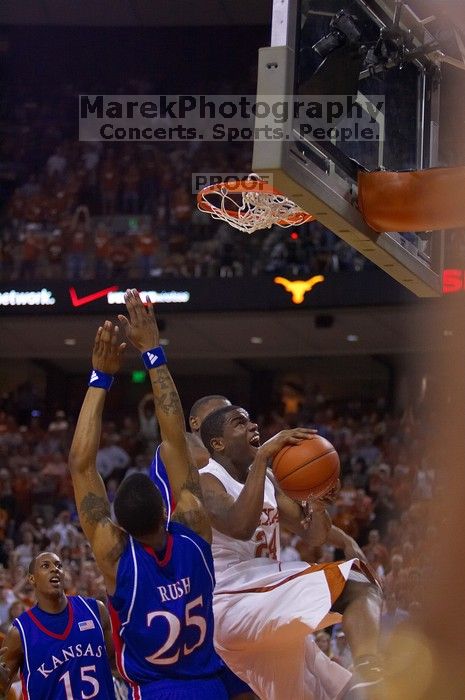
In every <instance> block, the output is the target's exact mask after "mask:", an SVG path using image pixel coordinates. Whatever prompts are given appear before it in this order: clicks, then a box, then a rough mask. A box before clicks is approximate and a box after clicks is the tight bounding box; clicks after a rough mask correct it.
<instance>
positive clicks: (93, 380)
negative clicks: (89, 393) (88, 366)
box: [89, 369, 114, 391]
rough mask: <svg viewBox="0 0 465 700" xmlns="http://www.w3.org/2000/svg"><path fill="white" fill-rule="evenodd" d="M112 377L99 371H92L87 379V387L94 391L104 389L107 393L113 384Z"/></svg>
mask: <svg viewBox="0 0 465 700" xmlns="http://www.w3.org/2000/svg"><path fill="white" fill-rule="evenodd" d="M113 379H114V377H113V375H112V374H107V373H106V372H101V371H100V370H99V369H93V370H92V372H91V373H90V377H89V386H93V387H94V388H95V389H105V391H108V390H109V389H110V387H111V385H112V384H113Z"/></svg>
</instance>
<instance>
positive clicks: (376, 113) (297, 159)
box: [253, 0, 443, 296]
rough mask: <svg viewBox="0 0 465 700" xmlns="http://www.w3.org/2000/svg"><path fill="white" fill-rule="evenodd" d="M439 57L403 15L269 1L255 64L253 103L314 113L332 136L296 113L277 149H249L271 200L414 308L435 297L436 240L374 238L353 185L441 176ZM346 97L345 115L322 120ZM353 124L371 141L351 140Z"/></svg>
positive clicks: (388, 5) (394, 235) (375, 5)
mask: <svg viewBox="0 0 465 700" xmlns="http://www.w3.org/2000/svg"><path fill="white" fill-rule="evenodd" d="M425 46H428V47H429V48H431V50H429V48H428V49H426V50H425V48H424V47H425ZM436 50H437V43H436V40H435V37H434V36H433V35H431V34H430V33H429V32H428V30H427V29H426V28H425V25H424V24H422V23H421V21H420V19H419V18H418V17H417V16H416V15H415V13H414V11H413V10H412V9H411V8H410V7H409V6H408V3H395V2H394V1H393V0H276V2H275V3H274V10H273V27H272V46H271V47H269V48H265V49H261V50H260V56H259V74H258V89H257V100H259V99H263V100H266V96H270V95H271V96H274V97H273V99H277V98H278V96H279V95H281V96H286V99H289V97H288V96H290V95H293V96H294V97H295V98H296V99H297V100H301V101H302V102H304V103H305V105H307V104H311V103H314V102H318V101H319V102H321V104H322V105H323V106H326V107H322V113H323V114H324V115H326V117H327V116H328V114H331V115H332V117H331V120H330V124H329V126H331V127H333V128H332V131H329V129H328V131H327V133H324V134H323V135H322V136H321V137H320V138H316V136H318V134H317V127H318V126H320V127H323V131H324V126H325V124H324V123H323V122H325V116H323V118H322V120H320V122H318V124H317V125H316V127H315V128H313V130H312V128H311V127H312V124H313V121H312V120H310V119H307V122H306V121H305V116H304V117H303V116H302V112H300V111H299V112H298V116H297V117H296V113H294V114H293V123H292V124H291V125H290V126H289V132H288V135H287V136H286V137H285V139H283V140H281V141H273V142H268V141H265V140H257V141H255V143H254V158H253V170H254V172H258V173H260V172H267V173H271V175H272V177H273V185H274V187H275V188H276V189H278V190H280V191H282V192H283V193H284V194H286V195H287V196H288V197H290V198H291V199H293V200H294V201H296V202H297V203H298V204H299V205H300V206H302V208H303V209H305V210H306V211H309V212H310V213H312V214H313V215H314V216H315V217H316V218H317V219H318V220H319V221H320V222H321V223H322V224H324V225H325V226H326V227H327V228H328V229H330V230H332V231H333V232H334V233H336V234H337V235H339V236H340V237H341V238H343V239H344V240H345V241H346V242H347V243H349V244H350V245H352V246H353V247H354V248H356V249H357V250H359V251H360V252H361V253H363V254H364V255H365V256H366V257H367V258H369V259H370V260H372V261H373V262H374V263H376V265H378V266H379V267H381V268H382V269H384V270H385V271H386V272H387V273H389V274H390V275H391V276H392V277H394V278H395V279H397V280H398V281H399V282H401V283H402V284H403V285H404V286H406V287H408V288H409V289H411V290H412V291H414V292H415V293H416V294H417V295H419V296H436V295H439V294H440V293H441V277H442V265H443V262H442V259H443V233H442V232H439V231H434V232H426V233H417V232H415V231H412V232H408V233H398V232H395V231H393V232H385V233H382V234H379V233H376V232H375V231H373V230H372V229H371V228H370V227H369V226H368V225H367V224H366V223H365V222H364V220H363V218H362V216H361V214H360V212H359V210H358V207H357V173H358V172H359V171H360V170H364V171H374V170H377V169H385V170H419V169H423V168H427V167H433V166H435V165H437V164H438V162H437V157H438V156H437V154H438V135H439V103H440V102H439V97H440V84H441V81H440V68H439V62H438V61H437V60H436V53H435V52H436ZM349 97H350V98H351V99H352V103H351V110H349V108H348V109H347V110H346V111H344V113H343V114H342V115H340V116H339V114H338V110H337V109H336V108H334V107H333V108H332V111H328V108H327V105H328V103H332V102H333V101H336V102H337V101H339V102H341V104H342V101H343V100H349ZM346 104H347V106H348V105H349V102H346ZM381 105H382V106H381ZM349 111H350V114H349ZM304 114H305V108H304ZM312 114H313V113H312ZM354 114H355V121H357V117H358V116H360V115H361V122H360V123H361V126H360V132H361V129H362V128H363V125H364V124H365V125H366V124H368V125H369V126H372V127H373V129H372V131H373V134H372V138H365V137H363V138H362V137H360V133H359V132H357V131H356V130H355V126H356V124H355V122H354ZM326 121H328V120H326ZM351 129H352V132H351V131H350V130H351ZM349 132H350V135H349V137H348V138H346V137H347V133H349ZM361 133H362V134H363V136H364V135H365V132H361ZM367 133H368V132H367Z"/></svg>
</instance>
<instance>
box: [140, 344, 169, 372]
mask: <svg viewBox="0 0 465 700" xmlns="http://www.w3.org/2000/svg"><path fill="white" fill-rule="evenodd" d="M142 359H143V360H144V365H145V366H146V367H147V369H154V368H155V367H160V365H166V355H165V353H164V351H163V348H162V347H161V346H158V347H157V348H152V349H151V350H147V351H146V352H143V353H142Z"/></svg>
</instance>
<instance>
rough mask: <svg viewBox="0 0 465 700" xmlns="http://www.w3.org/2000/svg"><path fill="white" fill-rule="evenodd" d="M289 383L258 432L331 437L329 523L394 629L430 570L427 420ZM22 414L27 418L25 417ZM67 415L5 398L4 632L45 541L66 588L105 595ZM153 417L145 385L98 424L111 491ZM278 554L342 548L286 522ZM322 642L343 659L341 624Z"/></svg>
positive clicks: (148, 439) (329, 555) (154, 437)
mask: <svg viewBox="0 0 465 700" xmlns="http://www.w3.org/2000/svg"><path fill="white" fill-rule="evenodd" d="M307 397H308V394H307V395H306V394H305V393H303V392H302V391H301V389H300V388H299V387H296V386H294V385H292V383H290V384H288V385H286V384H284V385H283V387H282V390H281V399H280V403H279V405H278V404H277V407H276V410H275V411H272V412H271V413H270V414H269V415H268V417H267V418H263V417H262V418H261V419H260V425H261V434H262V439H263V440H264V439H267V438H268V437H269V436H270V435H272V434H274V433H275V432H277V431H278V430H281V429H284V428H286V427H292V426H294V425H296V424H305V425H309V426H314V427H316V428H317V429H318V431H319V433H320V434H321V435H323V436H325V437H327V438H328V439H329V440H330V441H331V442H332V443H333V444H334V445H335V447H336V449H337V450H338V453H339V455H340V459H341V466H342V487H341V490H340V493H339V495H338V497H337V501H336V503H335V504H334V505H333V506H332V507H331V516H332V519H333V522H334V524H335V525H337V526H339V527H341V528H342V529H343V530H344V531H346V532H347V533H348V534H350V535H351V536H352V537H354V538H355V539H356V540H357V541H358V543H359V544H360V545H361V546H362V548H363V551H364V553H365V556H366V558H367V560H368V562H369V564H370V566H371V567H372V568H373V570H374V571H375V572H376V574H377V576H378V578H379V580H380V582H381V583H382V584H383V586H384V591H385V595H386V603H385V611H384V614H383V621H382V625H383V629H384V631H386V632H387V631H389V630H391V629H392V627H393V626H395V625H396V624H398V623H401V622H402V621H404V620H405V619H407V618H408V617H409V616H415V615H418V614H419V613H420V611H421V605H420V599H421V598H420V594H419V591H420V589H421V582H422V581H423V580H424V579H425V577H428V567H429V566H430V562H431V558H432V556H431V555H432V552H433V550H434V547H435V546H436V542H435V537H436V529H435V527H434V523H432V524H430V525H429V526H427V527H426V526H425V520H426V511H427V507H428V503H429V502H430V501H431V499H432V497H433V492H434V488H435V470H434V465H433V464H432V463H430V462H429V461H428V458H427V456H426V453H425V445H424V440H425V431H426V424H425V421H424V420H423V419H422V420H420V416H415V415H413V413H412V412H411V411H410V412H407V413H406V414H405V415H404V416H402V417H396V416H394V415H392V414H390V413H389V412H387V411H386V409H385V406H384V404H383V402H381V401H379V402H378V403H377V404H376V403H375V404H373V406H369V407H367V406H362V405H361V404H360V402H358V401H352V402H345V403H343V404H337V405H336V404H335V403H334V402H332V401H330V400H328V399H326V398H325V397H323V395H322V394H321V391H319V390H315V391H314V392H312V393H311V400H309V399H308V398H307ZM21 421H23V422H21ZM73 429H74V424H73V420H72V419H71V418H70V417H69V416H67V415H65V413H64V411H57V412H56V414H55V415H54V416H53V419H52V420H51V421H48V424H46V422H43V421H42V419H41V417H39V416H33V417H31V418H30V420H27V421H24V419H23V414H21V412H18V411H17V410H15V406H14V404H11V403H10V404H9V406H8V407H7V410H3V411H1V412H0V632H2V633H5V631H6V629H7V627H8V624H9V622H10V621H11V619H12V618H13V617H14V616H16V615H17V614H18V612H19V611H21V610H22V609H23V608H24V607H25V606H30V605H31V604H32V603H33V600H32V597H31V596H32V589H31V586H30V584H29V583H28V581H27V576H26V573H27V566H28V564H29V561H30V560H31V558H32V557H33V556H34V555H35V554H37V552H39V551H40V550H43V549H48V550H52V551H54V552H56V553H57V554H59V556H60V557H61V558H62V560H63V563H64V565H65V569H66V590H67V592H68V593H75V592H77V593H79V594H83V595H90V596H95V597H97V598H102V599H104V596H105V593H104V585H103V580H102V577H101V575H100V573H99V571H98V570H97V568H96V566H95V563H94V560H93V556H92V553H91V551H90V548H89V546H88V544H87V542H86V541H85V539H84V537H83V535H82V532H81V530H80V527H79V523H78V522H77V519H76V512H75V507H74V502H73V493H72V487H71V481H70V477H69V473H68V469H67V464H66V459H67V453H68V449H69V445H70V440H71V437H72V433H73ZM157 441H158V428H157V423H156V419H155V416H154V413H153V404H152V402H151V400H150V398H149V397H148V396H146V397H144V398H143V399H142V400H141V402H140V404H139V410H138V414H137V413H136V412H134V415H129V414H126V415H122V417H121V420H120V421H118V422H114V421H107V422H105V424H104V426H103V432H102V441H101V445H100V449H99V452H98V468H99V471H100V473H101V474H102V477H103V478H104V481H105V483H106V487H107V490H108V493H109V496H110V500H111V499H112V496H113V495H114V493H115V491H116V489H117V486H118V484H119V483H120V481H121V480H122V479H123V478H124V477H125V476H127V475H128V474H131V473H133V472H134V471H142V472H147V470H148V467H149V465H150V463H151V460H152V457H153V454H154V449H155V445H156V444H157ZM282 547H283V550H282V557H283V559H284V560H288V561H289V560H292V559H299V558H303V559H305V560H307V561H330V560H334V559H339V558H343V553H342V552H339V551H337V550H336V551H335V550H334V547H331V546H324V547H323V548H321V549H318V550H314V549H313V550H311V549H308V547H306V546H305V544H304V543H303V542H302V541H301V540H299V538H297V537H294V536H292V535H290V533H287V532H285V531H284V532H283V534H282ZM317 642H318V644H319V645H321V648H322V649H323V650H324V651H325V652H326V653H328V654H330V655H331V656H332V657H335V658H336V659H337V660H339V661H340V663H342V664H343V665H350V652H349V650H348V649H347V646H346V642H345V638H344V636H343V632H342V630H341V629H340V628H338V627H335V628H333V638H332V639H329V638H328V635H327V633H326V632H324V633H320V634H319V635H318V637H317Z"/></svg>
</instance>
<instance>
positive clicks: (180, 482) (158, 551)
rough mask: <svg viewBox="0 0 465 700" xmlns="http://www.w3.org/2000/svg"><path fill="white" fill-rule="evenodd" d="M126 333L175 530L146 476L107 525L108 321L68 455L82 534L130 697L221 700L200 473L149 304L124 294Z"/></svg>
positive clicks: (132, 485)
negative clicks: (103, 470) (145, 386)
mask: <svg viewBox="0 0 465 700" xmlns="http://www.w3.org/2000/svg"><path fill="white" fill-rule="evenodd" d="M125 302H126V307H127V310H128V315H129V319H127V318H125V317H124V316H120V317H119V318H120V320H121V322H122V323H123V324H124V326H125V330H126V334H127V336H128V339H129V340H130V341H131V342H132V344H133V345H134V346H135V347H136V348H137V349H138V350H139V351H140V352H141V353H142V355H143V359H144V362H145V363H146V366H147V368H148V369H149V374H150V379H151V382H152V389H153V394H154V399H155V408H156V412H157V419H158V422H159V425H160V431H161V436H162V445H161V447H160V454H161V457H162V459H163V462H164V464H165V465H166V470H167V475H168V478H169V482H170V486H171V489H172V493H173V497H174V499H175V502H176V504H177V505H176V511H175V513H174V517H172V519H171V521H170V522H169V524H167V513H166V511H165V507H164V504H163V499H162V496H161V493H160V491H159V489H158V488H156V486H155V485H154V484H153V483H152V481H151V480H150V478H149V477H146V476H145V475H141V474H134V475H132V476H130V477H128V478H127V479H126V480H125V481H123V483H122V484H121V485H120V487H119V489H118V491H117V493H116V496H115V500H114V504H113V505H114V512H115V517H116V520H117V523H118V524H115V523H113V522H112V520H111V518H110V505H109V501H108V497H107V494H106V491H105V487H104V484H103V482H102V479H101V477H100V476H99V474H98V472H97V469H96V454H97V449H98V445H99V440H100V432H101V422H102V412H103V406H104V403H105V396H106V390H108V389H109V387H110V385H111V382H112V379H113V377H112V375H113V374H114V373H115V372H117V371H118V369H119V367H120V363H121V355H122V352H123V351H124V348H125V343H122V344H119V342H118V328H117V327H114V326H113V324H112V323H110V322H109V321H106V322H105V324H104V326H103V327H102V328H99V330H98V332H97V336H96V339H95V345H94V350H93V355H92V362H93V371H92V374H91V378H90V382H89V389H88V391H87V394H86V397H85V399H84V402H83V405H82V408H81V412H80V415H79V419H78V423H77V427H76V431H75V435H74V439H73V443H72V445H71V450H70V455H69V466H70V470H71V475H72V478H73V486H74V492H75V498H76V504H77V508H78V512H79V516H80V520H81V526H82V528H83V530H84V532H85V534H86V536H87V538H88V539H89V541H90V544H91V546H92V549H93V551H94V555H95V558H96V561H97V563H98V565H99V567H100V569H101V571H102V573H103V575H104V578H105V584H106V587H107V591H108V594H109V599H110V614H111V619H112V626H113V633H114V638H115V647H116V655H117V663H118V668H119V670H120V673H121V675H122V676H123V677H124V678H125V679H126V682H127V684H128V690H129V697H130V698H133V699H139V698H140V699H141V700H150V699H151V698H157V700H165V698H166V699H167V700H168V698H169V699H170V700H191V699H192V698H196V699H198V700H223V699H225V698H226V697H227V695H226V691H225V689H224V685H223V683H222V681H221V676H222V673H223V664H222V662H221V660H220V659H219V657H218V656H217V655H216V653H215V651H214V649H213V612H212V594H213V587H214V583H215V580H214V574H213V560H212V555H211V548H210V541H211V528H210V523H209V520H208V517H207V515H206V513H205V511H204V509H203V506H202V505H201V503H200V500H199V498H198V494H199V493H200V489H199V482H198V473H197V471H196V470H194V469H192V470H191V469H190V466H189V460H188V456H187V447H186V440H185V425H184V417H183V413H182V409H181V405H180V401H179V397H178V394H177V391H176V387H175V385H174V382H173V380H172V378H171V375H170V373H169V371H168V368H167V367H166V359H165V357H164V354H163V350H162V348H160V347H158V342H159V335H158V328H157V325H156V321H155V316H154V313H153V307H152V305H151V303H150V302H148V303H147V309H146V308H145V307H144V305H143V303H142V301H141V299H140V297H139V295H138V293H137V292H136V291H135V290H132V291H129V290H128V292H127V293H126V295H125Z"/></svg>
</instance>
